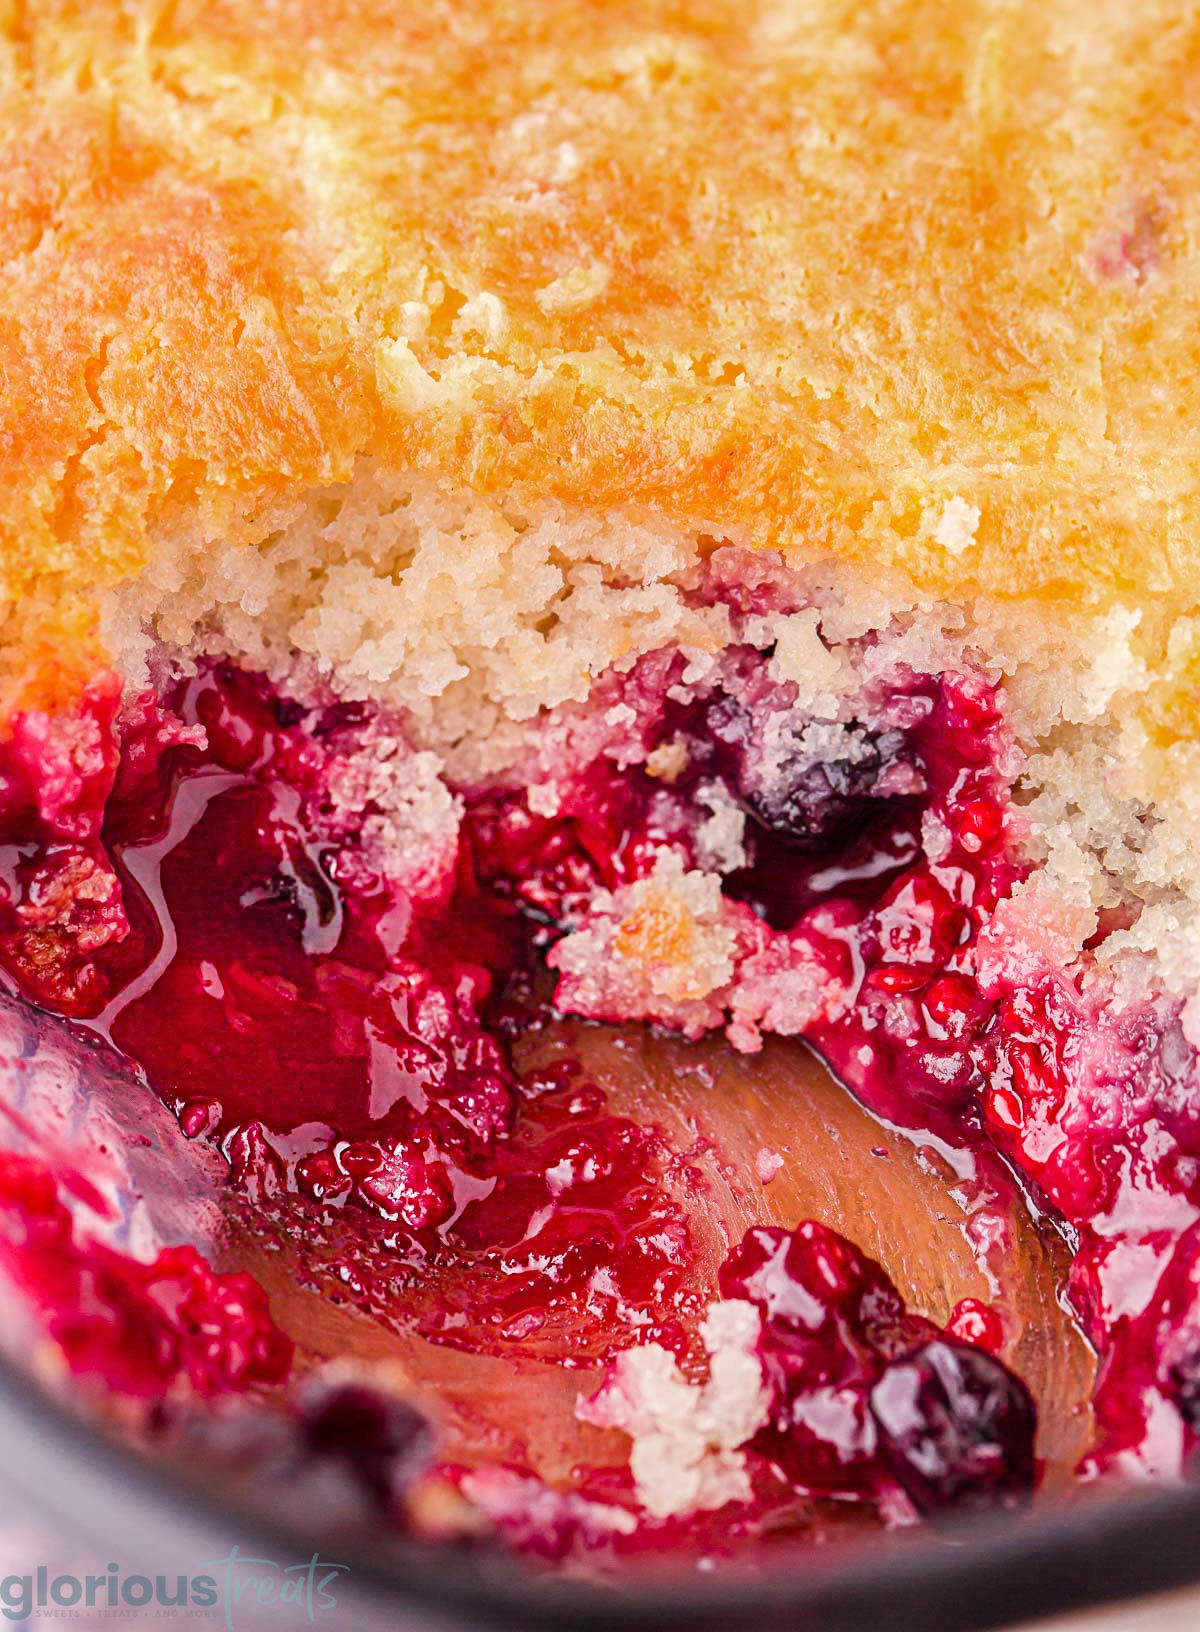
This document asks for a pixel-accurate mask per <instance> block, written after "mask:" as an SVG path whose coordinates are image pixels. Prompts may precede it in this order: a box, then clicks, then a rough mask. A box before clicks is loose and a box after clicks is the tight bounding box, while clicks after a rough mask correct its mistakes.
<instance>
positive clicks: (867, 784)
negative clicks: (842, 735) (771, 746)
mask: <svg viewBox="0 0 1200 1632" xmlns="http://www.w3.org/2000/svg"><path fill="white" fill-rule="evenodd" d="M847 735H848V740H849V741H850V742H852V743H853V745H854V752H853V753H851V754H848V755H845V756H841V757H835V758H823V757H821V756H820V754H819V751H818V749H817V744H816V742H815V741H814V739H813V735H812V732H811V731H810V730H809V728H808V722H806V723H805V725H803V726H801V727H800V728H799V729H798V730H797V731H796V734H795V737H794V742H793V746H792V749H791V751H790V752H787V753H786V754H785V755H784V757H783V759H782V762H781V763H778V764H772V765H771V766H770V767H769V768H767V767H764V766H763V765H762V764H760V763H757V762H756V756H755V754H754V753H753V752H751V753H748V754H747V755H745V757H744V759H743V765H742V774H741V776H740V777H739V778H738V786H737V788H736V790H735V791H736V793H737V794H738V796H739V797H740V799H741V801H742V803H743V804H744V805H745V807H746V808H747V810H748V811H749V812H750V814H751V815H752V816H753V817H754V818H755V820H756V821H758V822H760V823H761V824H762V825H763V826H764V827H766V828H769V829H770V831H771V832H772V833H775V834H776V835H778V836H779V837H780V838H782V839H784V840H785V841H786V842H787V843H789V844H791V845H793V846H795V847H797V848H799V849H802V850H809V849H815V848H819V847H820V846H822V845H824V844H826V843H828V842H829V841H831V840H832V839H834V838H835V837H836V836H837V835H838V834H840V833H842V832H843V831H845V830H846V829H847V828H850V827H854V828H858V827H861V826H862V825H863V824H864V822H865V821H867V820H868V819H869V817H870V816H871V814H873V812H874V810H875V809H876V808H877V807H878V806H879V804H880V803H881V802H882V800H883V799H884V798H885V797H886V795H885V794H884V793H882V792H881V790H880V779H881V778H882V776H883V775H884V773H885V772H886V771H887V770H889V769H890V768H891V767H892V766H894V765H895V764H896V763H897V762H898V761H899V760H901V759H902V758H905V757H907V756H906V748H907V744H906V738H905V734H904V732H902V731H883V732H873V731H868V730H865V729H863V728H862V727H858V726H853V727H850V728H848V732H847Z"/></svg>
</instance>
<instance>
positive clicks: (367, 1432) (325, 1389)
mask: <svg viewBox="0 0 1200 1632" xmlns="http://www.w3.org/2000/svg"><path fill="white" fill-rule="evenodd" d="M300 1430H301V1433H302V1435H303V1438H304V1442H305V1444H306V1446H307V1449H308V1450H309V1452H310V1453H311V1454H312V1455H314V1456H317V1457H321V1458H326V1457H328V1458H331V1459H333V1460H335V1461H337V1462H340V1463H341V1464H342V1466H343V1467H344V1468H345V1469H346V1471H347V1472H348V1473H349V1474H350V1475H351V1476H352V1478H353V1479H354V1480H355V1481H356V1483H357V1484H358V1485H359V1487H360V1488H361V1489H363V1490H364V1491H365V1492H366V1493H367V1495H368V1496H370V1497H371V1498H372V1499H373V1500H374V1501H375V1502H377V1503H378V1504H379V1505H380V1506H381V1507H383V1508H390V1507H392V1506H393V1505H394V1504H395V1503H396V1502H397V1501H399V1499H400V1498H401V1497H402V1496H403V1494H404V1492H405V1490H406V1489H407V1488H408V1486H409V1485H410V1484H411V1483H412V1482H413V1480H414V1479H415V1478H416V1476H417V1475H418V1474H419V1473H420V1472H421V1470H422V1468H423V1467H424V1465H425V1463H426V1462H427V1461H428V1459H429V1454H430V1451H431V1449H432V1446H433V1430H432V1426H431V1424H430V1422H429V1419H428V1418H427V1417H426V1416H425V1415H424V1414H423V1413H422V1412H421V1411H419V1410H418V1409H417V1407H416V1406H415V1405H413V1404H412V1403H411V1402H410V1401H408V1400H406V1399H402V1398H401V1397H399V1396H398V1395H394V1394H388V1393H385V1392H384V1391H383V1390H381V1389H378V1388H373V1387H371V1386H370V1385H369V1384H368V1383H365V1382H346V1381H342V1382H332V1383H331V1382H325V1381H324V1380H322V1379H320V1378H317V1379H314V1381H313V1383H311V1384H310V1385H309V1387H308V1389H307V1391H306V1393H305V1395H304V1396H303V1398H302V1400H301V1402H300Z"/></svg>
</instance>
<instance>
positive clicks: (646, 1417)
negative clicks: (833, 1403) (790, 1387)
mask: <svg viewBox="0 0 1200 1632" xmlns="http://www.w3.org/2000/svg"><path fill="white" fill-rule="evenodd" d="M760 1330H761V1320H760V1317H759V1313H758V1310H757V1309H756V1308H755V1307H754V1305H753V1304H752V1303H746V1302H744V1301H742V1300H741V1299H738V1298H729V1299H725V1300H722V1301H721V1302H718V1303H713V1304H711V1305H710V1306H709V1311H708V1314H707V1316H706V1317H705V1319H704V1321H703V1323H702V1325H701V1327H700V1337H701V1341H702V1342H703V1344H704V1348H705V1351H706V1353H707V1354H708V1357H709V1369H708V1377H707V1380H706V1381H705V1382H703V1383H693V1382H688V1380H687V1379H686V1378H685V1377H684V1375H683V1373H682V1372H681V1371H680V1369H679V1366H678V1363H677V1362H676V1360H675V1357H674V1355H672V1354H671V1353H670V1351H669V1350H668V1349H664V1348H663V1347H662V1346H661V1344H658V1343H644V1344H642V1345H641V1346H640V1347H638V1348H634V1349H626V1350H624V1351H623V1352H622V1353H620V1354H619V1355H618V1356H617V1358H616V1360H615V1361H614V1363H613V1365H612V1367H611V1368H610V1371H609V1374H608V1376H607V1378H606V1379H605V1382H604V1384H603V1385H602V1386H601V1388H600V1390H599V1392H598V1393H596V1394H594V1395H593V1396H592V1397H591V1399H581V1400H580V1402H579V1404H578V1406H577V1407H576V1415H577V1416H579V1417H580V1418H581V1420H582V1421H584V1422H589V1423H592V1424H593V1425H594V1426H596V1427H599V1428H619V1429H621V1430H622V1431H623V1432H624V1433H627V1434H628V1435H629V1436H630V1437H631V1439H632V1440H633V1446H632V1449H631V1451H630V1456H629V1463H630V1468H631V1470H632V1472H633V1479H634V1485H635V1488H636V1490H637V1495H638V1500H639V1501H640V1502H641V1504H642V1506H643V1507H644V1508H645V1509H646V1511H647V1512H648V1513H650V1514H652V1515H653V1516H654V1517H655V1518H660V1519H662V1518H669V1517H672V1516H674V1515H683V1514H687V1513H693V1512H696V1511H698V1510H703V1509H710V1508H717V1507H723V1506H724V1505H725V1504H726V1503H727V1502H738V1501H746V1500H748V1499H749V1496H750V1484H749V1479H748V1477H747V1473H746V1464H745V1458H744V1457H743V1456H742V1454H741V1452H740V1450H739V1447H740V1446H742V1445H744V1444H745V1443H746V1441H747V1440H749V1439H751V1438H752V1437H753V1436H754V1434H755V1433H756V1432H757V1431H758V1429H759V1428H761V1427H762V1425H763V1423H764V1422H765V1421H766V1420H767V1412H768V1405H769V1397H768V1394H767V1390H766V1387H765V1385H764V1382H763V1372H762V1362H761V1361H760V1359H759V1357H758V1339H759V1333H760Z"/></svg>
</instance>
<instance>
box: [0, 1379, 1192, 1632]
mask: <svg viewBox="0 0 1200 1632" xmlns="http://www.w3.org/2000/svg"><path fill="white" fill-rule="evenodd" d="M0 1445H2V1446H3V1447H4V1461H5V1466H6V1468H7V1469H8V1470H9V1473H10V1474H11V1475H12V1476H14V1478H15V1480H16V1483H17V1484H18V1485H19V1486H20V1487H21V1488H22V1489H23V1490H24V1492H25V1493H26V1495H27V1496H28V1497H29V1498H30V1499H31V1500H32V1502H33V1503H34V1505H35V1506H40V1507H41V1508H42V1509H43V1510H44V1511H46V1512H48V1513H51V1514H53V1515H55V1517H56V1519H57V1520H58V1522H59V1523H60V1524H61V1525H62V1527H63V1531H64V1533H65V1534H66V1535H68V1536H70V1535H72V1534H75V1535H79V1534H86V1533H87V1531H88V1528H89V1525H94V1524H95V1522H96V1520H97V1517H98V1516H100V1517H101V1519H102V1520H103V1519H104V1518H107V1519H109V1520H114V1519H116V1518H117V1517H118V1516H119V1522H120V1530H121V1533H122V1534H125V1535H136V1536H137V1537H138V1538H139V1544H140V1545H141V1547H142V1548H143V1553H144V1551H145V1549H146V1548H151V1549H154V1548H157V1549H160V1556H161V1562H162V1564H164V1565H165V1564H167V1563H168V1561H170V1562H171V1564H172V1565H173V1566H174V1567H179V1566H180V1563H181V1561H182V1560H183V1559H184V1558H185V1557H187V1558H190V1559H191V1560H193V1561H199V1560H200V1559H201V1558H205V1557H207V1558H223V1557H225V1556H227V1554H228V1552H229V1551H230V1550H231V1548H232V1547H233V1546H234V1545H235V1544H236V1545H237V1546H239V1547H240V1548H242V1549H243V1550H244V1549H245V1548H246V1546H247V1545H253V1546H259V1547H272V1548H274V1549H275V1552H274V1553H273V1554H272V1555H269V1556H276V1555H278V1554H279V1553H281V1552H282V1553H283V1554H284V1555H290V1556H307V1555H308V1554H310V1553H311V1552H312V1550H313V1548H314V1546H316V1545H318V1544H321V1545H323V1546H326V1547H327V1548H328V1538H325V1537H322V1535H321V1534H320V1531H319V1529H317V1528H316V1527H314V1528H313V1529H312V1530H306V1531H305V1532H303V1533H301V1532H299V1531H297V1530H296V1529H295V1528H293V1527H290V1526H285V1525H283V1524H282V1523H280V1522H278V1520H277V1519H275V1518H273V1517H272V1516H271V1515H270V1514H269V1513H265V1512H263V1511H262V1510H261V1508H260V1509H259V1510H251V1509H250V1508H249V1507H248V1506H246V1505H238V1503H237V1500H236V1494H233V1495H232V1496H231V1498H230V1499H226V1498H225V1494H224V1493H220V1494H218V1493H217V1492H216V1491H215V1490H214V1489H213V1488H212V1487H211V1486H210V1485H204V1484H201V1483H199V1482H198V1481H196V1480H195V1479H193V1478H191V1477H189V1475H188V1473H187V1472H186V1470H184V1469H183V1468H181V1467H179V1466H178V1465H174V1464H173V1465H171V1466H169V1467H168V1466H165V1465H161V1464H158V1463H156V1462H153V1461H150V1460H148V1459H146V1458H145V1457H143V1456H141V1455H139V1454H138V1453H137V1452H136V1451H134V1450H133V1449H132V1448H131V1447H128V1446H126V1445H123V1444H121V1443H120V1442H118V1441H114V1440H112V1439H110V1438H108V1437H107V1436H106V1435H104V1434H102V1433H100V1432H98V1431H97V1430H96V1429H95V1427H93V1426H91V1425H89V1423H88V1422H87V1421H86V1420H84V1419H82V1418H81V1417H79V1416H77V1415H76V1414H75V1413H74V1412H73V1411H71V1410H70V1409H69V1408H68V1407H67V1406H66V1405H65V1404H64V1403H60V1402H59V1401H57V1400H55V1399H54V1398H52V1397H51V1396H49V1395H47V1394H45V1393H43V1392H42V1391H40V1390H39V1389H38V1388H37V1387H36V1386H35V1385H34V1384H33V1383H31V1381H30V1380H29V1378H28V1377H26V1376H23V1375H22V1374H21V1373H20V1372H19V1371H18V1369H17V1368H16V1366H15V1365H14V1364H12V1363H11V1362H9V1361H3V1360H0ZM110 1534H111V1531H110ZM210 1549H216V1550H215V1551H210ZM328 1556H337V1557H338V1558H339V1559H340V1560H348V1562H349V1563H350V1565H351V1573H350V1574H349V1575H348V1576H347V1577H346V1580H347V1582H348V1583H351V1582H352V1584H353V1594H354V1597H355V1599H356V1601H357V1602H358V1603H359V1604H360V1605H368V1606H370V1607H371V1608H372V1609H374V1610H376V1611H380V1612H383V1613H385V1614H386V1613H388V1612H389V1611H390V1613H391V1615H393V1616H397V1617H398V1615H399V1614H400V1613H401V1612H403V1611H405V1610H407V1611H409V1612H410V1613H411V1612H412V1611H415V1610H420V1609H424V1610H426V1611H429V1612H430V1613H432V1614H435V1615H440V1616H442V1617H448V1618H449V1619H450V1621H451V1623H453V1621H454V1620H455V1619H456V1618H457V1619H458V1620H460V1621H461V1622H462V1623H463V1624H465V1625H469V1626H471V1627H482V1626H491V1627H497V1628H500V1627H508V1628H514V1629H515V1628H520V1629H521V1632H535V1629H541V1628H545V1629H554V1628H563V1629H566V1628H571V1629H572V1632H582V1629H585V1628H587V1629H590V1628H595V1629H597V1632H599V1629H614V1632H615V1629H616V1628H618V1627H621V1628H630V1627H647V1628H650V1627H653V1628H663V1629H668V1628H679V1629H680V1632H682V1629H683V1628H687V1629H688V1632H704V1629H708V1628H714V1629H715V1628H730V1629H733V1628H739V1627H745V1628H754V1629H755V1632H766V1629H769V1628H774V1627H779V1628H782V1627H796V1628H804V1629H806V1632H852V1629H853V1632H876V1629H877V1628H880V1627H884V1626H886V1627H887V1628H888V1629H889V1632H986V1629H988V1628H994V1627H1000V1626H1004V1625H1012V1624H1014V1623H1017V1622H1022V1621H1026V1620H1037V1619H1041V1618H1043V1617H1046V1616H1051V1615H1055V1614H1060V1613H1063V1612H1064V1611H1067V1610H1079V1609H1084V1608H1088V1607H1093V1606H1096V1605H1100V1604H1105V1603H1112V1602H1116V1601H1119V1600H1122V1599H1129V1598H1135V1597H1139V1596H1143V1595H1145V1594H1149V1593H1154V1592H1165V1591H1168V1590H1170V1589H1172V1588H1176V1587H1180V1586H1183V1585H1186V1584H1187V1583H1189V1582H1193V1581H1196V1580H1198V1579H1200V1484H1185V1485H1179V1486H1174V1487H1171V1488H1168V1489H1162V1488H1159V1489H1157V1490H1155V1489H1151V1488H1149V1487H1132V1488H1126V1489H1125V1490H1124V1491H1122V1492H1121V1493H1119V1494H1118V1495H1115V1496H1114V1495H1104V1496H1100V1495H1092V1496H1089V1497H1087V1498H1086V1499H1083V1500H1079V1501H1075V1502H1069V1503H1064V1504H1062V1505H1059V1506H1054V1507H1050V1506H1043V1507H1042V1508H1040V1509H1038V1510H1036V1511H1034V1512H1033V1513H1031V1514H1029V1515H1026V1516H1024V1517H1022V1518H1019V1519H1007V1520H1004V1521H996V1520H992V1521H986V1520H974V1521H972V1522H971V1523H969V1524H966V1525H963V1526H961V1527H956V1528H955V1529H954V1530H953V1531H951V1532H948V1533H946V1534H944V1535H941V1536H937V1537H928V1538H925V1539H913V1538H912V1537H908V1538H906V1539H905V1540H904V1541H903V1542H901V1543H896V1542H893V1541H889V1540H888V1539H887V1538H886V1537H884V1538H881V1539H880V1541H879V1543H878V1544H872V1543H868V1544H865V1545H864V1544H863V1543H861V1542H860V1543H859V1544H858V1545H857V1546H855V1547H853V1548H847V1549H845V1550H841V1549H837V1550H831V1551H829V1552H825V1553H822V1552H808V1553H806V1554H804V1555H803V1556H797V1555H795V1554H793V1555H786V1554H782V1553H781V1554H779V1555H775V1556H773V1558H772V1560H771V1563H770V1565H769V1567H765V1568H764V1569H763V1570H762V1572H761V1573H758V1574H754V1575H737V1576H734V1575H732V1574H730V1575H720V1574H718V1575H714V1576H707V1575H702V1574H700V1573H698V1572H695V1571H691V1572H689V1573H688V1574H687V1575H683V1574H681V1573H673V1574H671V1575H669V1576H657V1575H655V1576H650V1577H642V1576H636V1577H634V1576H631V1577H630V1579H629V1580H628V1581H626V1582H618V1583H616V1584H612V1585H610V1584H605V1585H594V1584H589V1583H587V1582H582V1581H574V1580H568V1579H562V1578H556V1577H553V1576H549V1575H545V1574H539V1573H536V1572H533V1571H530V1570H527V1569H525V1568H523V1567H522V1566H521V1565H520V1564H519V1562H517V1561H516V1560H515V1559H513V1558H511V1557H506V1556H504V1555H502V1554H501V1553H499V1552H498V1551H497V1550H492V1549H489V1548H485V1547H479V1546H475V1547H447V1546H444V1545H442V1546H439V1545H436V1544H433V1543H419V1542H416V1541H414V1540H411V1539H405V1538H397V1539H396V1540H395V1541H391V1540H387V1541H384V1542H383V1543H382V1544H381V1543H380V1541H379V1539H378V1537H375V1538H372V1541H371V1544H370V1545H369V1546H368V1545H365V1544H364V1545H362V1546H361V1547H359V1546H349V1547H348V1546H347V1544H346V1541H345V1538H344V1537H342V1536H339V1537H338V1538H337V1541H336V1551H333V1550H330V1551H329V1552H328ZM5 1568H6V1566H4V1565H3V1564H2V1563H0V1574H2V1573H5Z"/></svg>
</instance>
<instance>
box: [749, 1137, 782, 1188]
mask: <svg viewBox="0 0 1200 1632" xmlns="http://www.w3.org/2000/svg"><path fill="white" fill-rule="evenodd" d="M782 1166H783V1157H782V1156H781V1155H780V1154H779V1152H778V1151H777V1150H768V1149H767V1147H766V1146H765V1145H764V1146H763V1148H762V1149H761V1150H760V1151H759V1153H758V1155H757V1156H756V1157H755V1158H754V1171H755V1172H756V1173H757V1174H758V1177H759V1182H760V1183H762V1184H770V1183H771V1181H772V1179H774V1178H775V1176H776V1175H777V1174H778V1172H779V1170H780V1168H781V1167H782Z"/></svg>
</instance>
